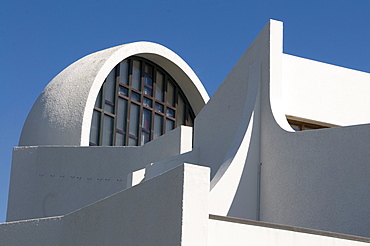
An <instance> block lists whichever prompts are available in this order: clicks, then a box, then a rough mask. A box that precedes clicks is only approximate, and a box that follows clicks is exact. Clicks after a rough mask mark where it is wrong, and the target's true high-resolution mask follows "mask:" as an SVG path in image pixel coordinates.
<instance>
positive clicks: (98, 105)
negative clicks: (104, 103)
mask: <svg viewBox="0 0 370 246" xmlns="http://www.w3.org/2000/svg"><path fill="white" fill-rule="evenodd" d="M101 97H102V89H100V91H99V94H98V97H97V98H96V101H95V107H97V108H102V107H101Z"/></svg>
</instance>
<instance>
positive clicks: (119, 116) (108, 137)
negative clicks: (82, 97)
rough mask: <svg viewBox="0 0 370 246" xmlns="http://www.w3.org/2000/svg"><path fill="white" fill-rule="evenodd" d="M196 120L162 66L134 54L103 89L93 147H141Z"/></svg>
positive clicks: (95, 115) (93, 129) (92, 134)
mask: <svg viewBox="0 0 370 246" xmlns="http://www.w3.org/2000/svg"><path fill="white" fill-rule="evenodd" d="M193 121H194V113H193V110H192V109H191V107H190V104H189V102H188V100H187V99H186V97H185V95H184V93H183V92H182V91H181V88H180V87H179V86H178V85H177V83H176V82H175V80H174V79H172V77H171V76H170V75H169V74H168V73H166V71H164V70H163V69H162V68H161V67H159V66H158V65H156V64H154V63H152V62H150V61H148V60H146V59H143V58H139V57H130V58H128V59H125V60H124V61H122V62H121V63H119V64H118V65H117V66H116V67H115V68H114V69H113V70H112V71H111V72H110V73H109V75H108V77H107V78H106V80H105V81H104V84H103V85H102V87H101V89H100V92H99V95H98V97H97V99H96V102H95V107H94V112H93V117H92V121H91V129H90V146H94V145H99V146H141V145H143V144H145V143H147V142H149V141H151V140H153V139H156V138H157V137H159V136H161V135H163V134H165V133H166V132H169V131H171V130H172V129H174V128H176V127H177V126H179V125H187V126H192V125H193Z"/></svg>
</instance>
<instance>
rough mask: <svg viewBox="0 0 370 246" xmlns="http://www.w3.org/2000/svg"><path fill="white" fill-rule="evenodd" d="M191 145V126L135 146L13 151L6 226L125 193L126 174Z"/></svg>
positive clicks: (58, 213)
mask: <svg viewBox="0 0 370 246" xmlns="http://www.w3.org/2000/svg"><path fill="white" fill-rule="evenodd" d="M191 144H192V131H191V127H185V126H181V127H178V128H176V129H174V130H173V131H170V132H169V133H167V134H165V135H163V136H161V137H159V138H157V139H155V140H153V141H151V142H149V143H147V144H145V145H143V146H141V147H76V146H75V147H61V146H54V147H17V148H15V149H14V153H13V163H12V170H11V181H10V191H9V200H8V211H7V221H14V220H22V219H30V218H42V217H49V216H55V215H63V214H66V213H70V212H72V211H74V210H76V209H79V208H81V207H83V206H86V205H89V204H91V203H93V202H95V201H97V200H100V199H103V198H104V197H107V196H109V195H111V194H114V193H116V192H118V191H121V190H123V189H125V188H126V185H127V176H128V174H129V173H131V172H133V171H136V170H138V169H140V168H144V167H145V166H146V165H148V164H149V163H151V162H154V161H159V160H162V159H165V158H169V157H171V156H176V155H178V154H182V153H186V152H188V151H190V150H191ZM167 170H168V169H167ZM164 171H165V170H164ZM161 173H163V171H162V172H161Z"/></svg>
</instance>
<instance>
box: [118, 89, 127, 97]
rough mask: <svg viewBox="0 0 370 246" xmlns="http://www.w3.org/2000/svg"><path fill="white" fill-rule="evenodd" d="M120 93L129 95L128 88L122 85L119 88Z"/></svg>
mask: <svg viewBox="0 0 370 246" xmlns="http://www.w3.org/2000/svg"><path fill="white" fill-rule="evenodd" d="M118 94H120V95H122V96H125V97H128V89H127V88H125V87H123V86H120V87H119V90H118Z"/></svg>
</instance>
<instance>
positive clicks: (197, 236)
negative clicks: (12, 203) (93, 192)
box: [0, 164, 210, 246]
mask: <svg viewBox="0 0 370 246" xmlns="http://www.w3.org/2000/svg"><path fill="white" fill-rule="evenodd" d="M209 184H210V182H209V168H206V167H200V166H195V165H189V164H183V165H181V166H179V167H177V168H175V169H172V170H170V171H168V172H166V173H163V174H161V175H159V176H157V177H155V178H153V179H150V180H147V181H145V182H143V183H141V184H139V185H137V186H135V187H132V188H130V189H126V190H124V191H121V192H118V193H116V194H114V195H112V196H110V197H107V198H105V199H103V200H101V201H98V202H96V203H94V204H91V205H89V206H87V207H84V208H82V209H79V210H78V211H75V212H73V213H70V214H68V215H66V216H62V217H56V218H50V219H44V220H30V221H24V222H16V223H5V224H1V225H0V245H2V246H13V245H27V246H33V245H35V246H36V245H37V246H41V245H63V246H68V245H71V246H72V245H73V246H75V245H89V246H93V245H99V246H100V245H127V246H131V245H132V246H134V245H168V246H173V245H183V246H193V245H207V234H208V192H209ZM15 229H16V230H15Z"/></svg>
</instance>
